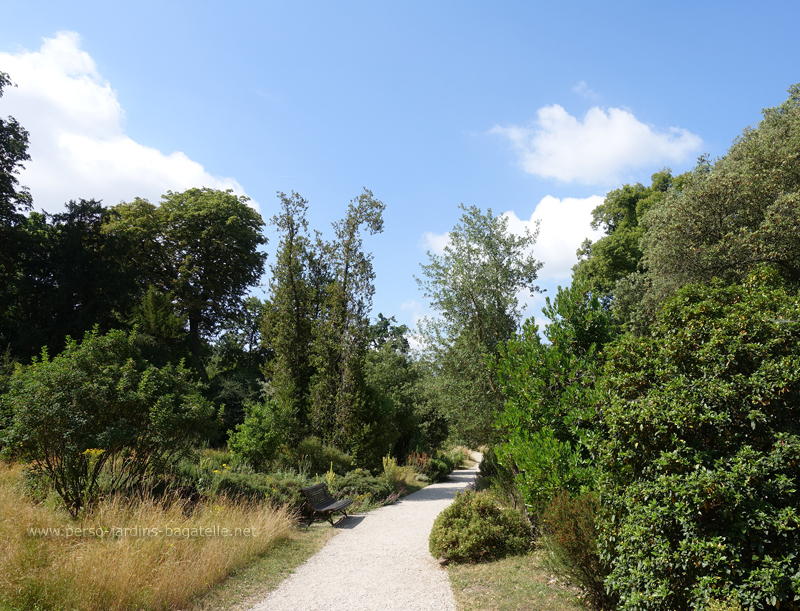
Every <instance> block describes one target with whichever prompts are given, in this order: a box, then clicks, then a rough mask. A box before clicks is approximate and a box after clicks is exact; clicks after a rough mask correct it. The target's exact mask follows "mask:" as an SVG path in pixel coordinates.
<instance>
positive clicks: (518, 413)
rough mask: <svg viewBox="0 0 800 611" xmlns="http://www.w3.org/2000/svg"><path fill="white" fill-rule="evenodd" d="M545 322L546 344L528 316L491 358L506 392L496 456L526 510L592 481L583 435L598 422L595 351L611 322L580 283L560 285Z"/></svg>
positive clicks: (540, 507)
mask: <svg viewBox="0 0 800 611" xmlns="http://www.w3.org/2000/svg"><path fill="white" fill-rule="evenodd" d="M542 311H543V312H544V314H545V315H546V316H547V317H548V318H549V319H550V321H551V322H550V323H549V324H548V325H547V327H546V328H545V332H544V334H545V337H546V338H547V339H548V340H549V343H547V344H546V343H544V342H543V341H542V340H541V338H540V337H539V334H538V327H537V326H536V325H535V324H534V322H533V320H532V319H530V320H528V321H527V322H526V323H525V325H524V326H523V329H522V334H521V335H519V336H517V337H516V338H515V339H512V340H509V341H508V342H507V343H506V345H505V346H504V347H503V348H502V349H501V350H500V351H499V354H498V357H497V359H496V361H495V362H494V365H493V366H494V368H495V370H496V371H497V375H498V378H499V380H500V382H501V384H502V388H503V392H504V394H505V396H506V403H505V409H504V410H503V412H502V413H501V414H499V415H498V418H497V426H498V427H499V428H500V429H501V430H502V431H503V432H504V436H505V437H506V439H507V441H506V443H504V444H503V445H501V446H500V447H499V449H498V455H499V458H500V461H501V462H502V463H503V464H505V465H506V466H507V467H509V468H511V467H512V465H513V468H514V469H515V471H516V473H517V481H518V484H519V486H520V491H521V493H522V496H523V498H524V499H525V503H526V504H527V506H528V508H529V509H530V510H531V511H532V512H533V513H534V514H538V513H539V512H541V511H542V510H543V509H544V508H545V507H546V506H547V504H548V503H549V501H550V499H551V498H552V497H553V496H554V495H555V494H557V493H558V492H559V491H561V490H569V491H571V492H573V493H577V492H579V491H580V490H581V488H582V487H585V486H589V485H591V484H592V481H593V475H594V468H593V466H592V465H591V461H590V456H589V453H588V452H587V451H586V448H585V447H584V446H583V437H584V435H585V434H586V432H587V431H588V430H591V429H592V428H593V427H594V426H595V424H596V421H597V418H598V416H597V413H596V411H595V407H594V405H595V402H596V400H597V393H596V391H595V388H594V387H595V383H596V381H597V378H598V368H599V363H600V362H601V361H600V356H599V351H600V349H601V348H602V346H603V345H604V344H605V343H607V342H608V341H610V339H611V338H612V337H613V334H614V326H613V321H612V319H611V316H610V314H609V312H608V310H607V309H606V308H605V307H603V304H602V303H601V302H600V300H599V299H598V297H597V294H595V293H591V292H590V291H588V290H587V289H586V288H585V286H582V285H580V284H579V283H574V284H573V286H571V287H570V288H568V289H562V288H561V287H559V289H558V294H557V296H556V298H555V300H554V301H553V302H552V303H551V302H550V298H547V305H546V307H545V308H543V310H542Z"/></svg>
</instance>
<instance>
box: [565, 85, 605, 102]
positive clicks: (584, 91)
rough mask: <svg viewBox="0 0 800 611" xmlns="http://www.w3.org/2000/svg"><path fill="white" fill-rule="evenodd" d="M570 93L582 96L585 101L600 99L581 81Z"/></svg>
mask: <svg viewBox="0 0 800 611" xmlns="http://www.w3.org/2000/svg"><path fill="white" fill-rule="evenodd" d="M572 91H574V92H575V93H577V94H578V95H580V96H583V97H584V98H586V99H587V100H596V99H598V98H599V97H600V96H599V95H597V93H595V92H594V91H592V90H591V88H590V87H589V85H587V84H586V81H581V82H580V83H578V84H577V85H575V86H574V87H573V88H572Z"/></svg>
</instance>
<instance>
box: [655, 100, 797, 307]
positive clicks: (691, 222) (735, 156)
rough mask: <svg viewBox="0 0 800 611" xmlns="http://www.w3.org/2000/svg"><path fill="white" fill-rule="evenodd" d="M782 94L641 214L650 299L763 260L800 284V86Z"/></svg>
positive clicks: (737, 273) (743, 271) (739, 275)
mask: <svg viewBox="0 0 800 611" xmlns="http://www.w3.org/2000/svg"><path fill="white" fill-rule="evenodd" d="M789 94H790V95H789V98H788V99H787V101H786V102H784V103H783V104H782V105H781V106H779V107H777V108H769V109H766V110H764V111H763V116H764V118H763V119H762V121H761V122H760V123H759V124H758V125H757V126H756V127H755V128H747V129H745V130H744V132H743V133H742V135H741V136H740V137H739V138H737V139H736V140H735V141H734V143H733V145H732V146H731V148H730V149H729V151H728V153H727V154H726V155H725V156H724V157H722V158H720V159H718V160H716V161H715V162H714V163H713V164H712V163H711V162H710V161H709V160H708V159H707V158H701V160H700V163H699V164H698V166H697V168H696V169H695V171H694V172H692V173H691V174H689V175H688V176H687V178H686V181H685V182H684V184H683V185H682V187H681V188H680V189H673V190H671V191H670V192H669V194H668V195H667V197H665V198H664V199H663V200H662V201H661V202H659V203H658V205H655V206H654V207H653V208H652V209H651V211H650V212H649V213H648V214H647V215H646V216H645V218H644V220H643V223H644V224H645V225H646V226H647V228H648V229H647V232H646V233H645V235H644V236H643V241H642V247H643V250H644V253H645V256H644V262H645V264H646V267H647V269H648V274H649V276H650V279H651V283H652V286H651V287H650V290H651V291H652V292H653V293H654V294H655V297H656V300H655V303H657V304H658V303H661V302H663V300H664V299H665V298H666V297H667V296H668V295H670V294H672V293H673V292H674V291H675V290H677V289H678V288H680V287H681V286H684V285H685V284H688V283H695V282H708V281H709V280H711V278H714V277H716V278H722V279H725V280H726V281H728V282H738V281H741V280H742V279H743V278H745V277H746V276H747V274H748V273H749V272H750V271H751V270H753V269H754V268H755V267H756V266H758V265H759V264H762V263H768V264H770V265H772V266H774V267H775V269H776V270H778V271H779V273H780V274H781V276H783V277H784V278H785V279H786V280H787V281H788V282H790V283H791V284H792V285H793V286H794V288H795V290H796V288H797V286H798V285H800V86H798V85H794V86H792V87H791V88H790V89H789Z"/></svg>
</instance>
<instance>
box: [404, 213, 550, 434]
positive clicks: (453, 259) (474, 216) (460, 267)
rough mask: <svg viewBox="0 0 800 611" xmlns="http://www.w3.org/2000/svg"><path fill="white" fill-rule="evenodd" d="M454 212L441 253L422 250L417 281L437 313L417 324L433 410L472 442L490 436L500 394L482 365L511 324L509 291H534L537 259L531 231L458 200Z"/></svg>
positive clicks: (513, 301) (514, 311)
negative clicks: (457, 213) (519, 230)
mask: <svg viewBox="0 0 800 611" xmlns="http://www.w3.org/2000/svg"><path fill="white" fill-rule="evenodd" d="M460 208H461V210H463V214H462V216H461V219H460V220H459V222H458V223H457V224H456V226H455V227H454V228H453V229H452V230H451V231H450V233H449V234H448V237H449V242H448V245H447V246H446V247H445V249H444V253H443V254H442V255H437V254H433V253H431V252H428V258H429V260H430V262H429V263H428V264H427V265H422V266H421V267H422V273H423V275H424V279H420V278H417V279H416V280H417V284H419V286H420V288H421V289H422V291H423V293H424V297H425V298H427V299H429V300H430V303H431V307H432V308H433V309H434V310H436V311H437V312H438V313H439V318H437V319H436V320H427V321H426V322H425V323H424V324H422V325H421V326H420V332H421V333H422V334H423V336H424V337H425V343H426V349H427V350H428V353H429V354H428V356H427V358H428V359H429V360H430V361H431V362H432V363H433V364H434V367H435V373H436V375H435V377H434V378H433V380H435V382H436V386H437V388H436V389H435V394H436V396H437V398H438V401H439V402H440V407H439V410H440V411H441V412H443V413H445V414H446V415H447V416H448V418H449V420H450V423H451V431H450V432H451V435H452V436H454V438H456V439H457V440H458V441H464V442H467V443H471V444H474V445H479V444H481V443H485V442H487V441H489V440H491V438H492V437H494V436H495V432H494V430H493V428H492V415H493V412H494V411H495V410H497V409H498V408H499V407H500V405H501V403H502V397H501V396H500V391H499V388H498V385H497V380H496V378H495V376H494V375H493V374H492V372H491V371H490V370H489V369H488V368H487V366H486V358H487V356H492V355H494V353H495V351H496V349H497V346H498V344H499V343H501V342H503V341H505V340H506V339H508V338H509V337H511V336H512V335H513V333H514V332H515V331H516V329H517V325H518V323H519V319H520V317H521V310H520V305H519V300H518V299H517V297H516V295H517V294H518V293H519V292H520V291H522V290H528V291H531V292H535V291H537V290H538V287H536V286H535V285H534V282H535V281H536V275H537V272H538V270H539V269H540V268H541V266H542V264H541V263H539V262H537V261H536V260H535V259H534V258H533V257H532V256H531V255H530V254H526V252H527V251H528V250H529V249H530V248H531V246H533V245H534V244H535V243H536V236H537V235H538V230H537V232H536V233H530V232H528V233H526V235H524V236H522V237H520V236H515V235H513V234H511V233H509V231H508V219H507V218H506V217H504V216H494V215H493V214H492V211H491V210H487V212H486V213H485V214H484V213H482V212H481V211H480V210H479V209H478V208H476V207H475V206H472V207H470V208H467V207H465V206H464V205H461V206H460Z"/></svg>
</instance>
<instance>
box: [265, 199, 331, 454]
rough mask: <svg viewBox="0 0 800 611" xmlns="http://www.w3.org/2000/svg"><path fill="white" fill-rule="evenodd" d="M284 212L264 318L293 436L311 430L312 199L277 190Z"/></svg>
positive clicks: (274, 382) (274, 377)
mask: <svg viewBox="0 0 800 611" xmlns="http://www.w3.org/2000/svg"><path fill="white" fill-rule="evenodd" d="M278 197H279V199H280V200H281V212H280V213H279V214H276V215H275V216H274V217H272V224H273V225H275V227H276V228H277V229H278V232H279V233H280V235H281V238H280V243H279V244H278V251H277V253H276V255H275V263H274V264H273V265H271V269H272V278H271V279H270V307H269V308H267V310H266V316H265V318H264V335H265V338H266V340H267V342H268V343H269V346H270V348H271V349H272V350H274V352H275V358H274V360H273V361H272V362H271V363H270V365H269V370H268V372H267V375H268V376H269V378H270V385H271V390H272V397H273V398H274V400H275V401H276V402H277V403H278V405H279V407H280V408H281V410H282V412H283V413H286V414H290V415H291V419H292V421H293V427H292V428H293V430H292V437H293V439H292V440H293V441H299V439H300V438H302V436H303V435H305V434H306V433H308V427H309V407H308V402H309V392H310V386H311V376H312V373H313V367H312V365H311V344H312V341H313V326H314V324H315V322H316V320H315V318H316V317H315V314H316V313H317V312H318V310H319V304H318V303H316V301H317V298H318V292H317V291H316V290H315V287H314V284H315V282H314V280H313V279H312V278H311V277H310V275H311V274H312V271H313V268H314V265H313V262H312V259H313V257H314V253H313V245H312V243H311V241H310V239H309V238H308V222H307V221H306V217H305V215H306V210H308V202H307V201H306V200H305V199H303V198H302V197H301V196H300V195H299V194H297V193H294V192H292V194H291V195H288V196H287V195H286V194H285V193H278Z"/></svg>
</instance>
